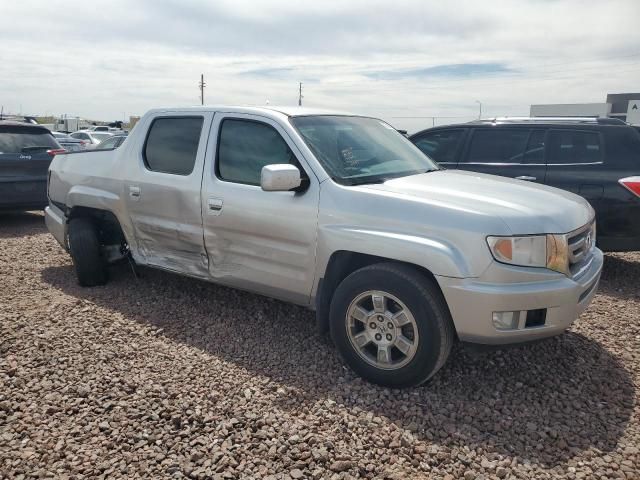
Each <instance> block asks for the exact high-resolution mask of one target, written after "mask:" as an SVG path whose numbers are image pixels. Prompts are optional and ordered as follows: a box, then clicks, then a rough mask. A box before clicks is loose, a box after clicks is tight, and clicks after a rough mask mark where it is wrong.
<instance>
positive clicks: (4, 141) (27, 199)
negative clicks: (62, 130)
mask: <svg viewBox="0 0 640 480" xmlns="http://www.w3.org/2000/svg"><path fill="white" fill-rule="evenodd" d="M61 152H64V149H62V148H61V147H60V144H58V142H57V141H56V140H55V138H53V135H51V132H50V131H49V130H47V129H46V128H44V127H42V126H39V125H33V124H30V123H21V122H5V121H0V210H30V209H41V208H44V207H45V206H46V205H47V203H48V200H47V172H48V170H49V164H50V163H51V160H52V159H53V157H54V156H55V155H56V154H57V153H61Z"/></svg>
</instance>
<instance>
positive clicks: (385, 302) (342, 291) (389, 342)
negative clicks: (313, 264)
mask: <svg viewBox="0 0 640 480" xmlns="http://www.w3.org/2000/svg"><path fill="white" fill-rule="evenodd" d="M330 323H331V336H332V338H333V341H334V343H335V344H336V347H337V348H338V351H339V352H340V354H341V356H342V358H343V359H344V361H345V363H346V364H347V365H348V366H349V367H351V369H352V370H353V371H354V372H356V373H357V374H358V375H360V376H361V377H363V378H365V379H366V380H369V381H370V382H373V383H377V384H379V385H383V386H387V387H397V388H400V387H410V386H415V385H420V384H421V383H424V382H425V381H427V380H428V379H429V378H431V377H432V376H433V375H434V374H435V373H436V372H437V371H438V370H439V369H440V368H441V367H442V366H443V365H444V363H445V362H446V360H447V358H448V356H449V353H450V351H451V347H452V345H453V341H454V337H455V332H454V327H453V322H452V320H451V314H450V313H449V309H448V307H447V304H446V302H445V300H444V297H443V296H442V293H441V292H440V289H439V288H438V286H437V285H436V284H435V282H434V281H433V280H432V279H430V278H428V277H427V276H425V275H423V274H421V273H420V272H419V271H418V270H416V269H414V268H412V267H410V266H407V265H401V264H394V263H381V264H375V265H370V266H368V267H364V268H361V269H359V270H357V271H355V272H354V273H352V274H351V275H349V276H348V277H347V278H345V279H344V280H343V281H342V283H340V285H339V286H338V288H337V289H336V291H335V293H334V296H333V299H332V301H331V310H330Z"/></svg>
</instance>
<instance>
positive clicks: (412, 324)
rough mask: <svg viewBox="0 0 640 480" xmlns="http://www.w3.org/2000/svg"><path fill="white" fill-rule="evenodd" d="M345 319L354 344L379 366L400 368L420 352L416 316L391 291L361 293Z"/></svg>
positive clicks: (350, 339) (354, 346)
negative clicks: (418, 350)
mask: <svg viewBox="0 0 640 480" xmlns="http://www.w3.org/2000/svg"><path fill="white" fill-rule="evenodd" d="M345 321H346V326H347V336H348V337H349V341H350V342H351V345H352V346H353V348H354V349H355V351H356V352H358V355H360V357H361V358H362V359H363V360H364V361H366V362H367V363H369V364H370V365H373V366H374V367H376V368H380V369H383V370H396V369H398V368H401V367H403V366H405V365H406V364H407V363H409V362H410V361H411V360H412V359H413V357H414V356H415V354H416V351H417V348H418V341H419V337H418V326H417V325H416V320H415V318H414V317H413V314H412V313H411V311H410V310H409V309H408V308H407V307H406V305H405V304H404V303H402V302H401V301H400V300H399V299H398V298H396V297H394V296H393V295H391V294H390V293H387V292H383V291H379V290H369V291H366V292H364V293H361V294H360V295H358V296H357V297H356V298H355V299H354V300H353V301H352V302H351V304H350V305H349V308H348V309H347V315H346V319H345Z"/></svg>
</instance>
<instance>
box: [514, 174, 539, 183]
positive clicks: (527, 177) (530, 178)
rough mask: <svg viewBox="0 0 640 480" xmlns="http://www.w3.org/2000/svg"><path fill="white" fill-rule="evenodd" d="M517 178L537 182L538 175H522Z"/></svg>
mask: <svg viewBox="0 0 640 480" xmlns="http://www.w3.org/2000/svg"><path fill="white" fill-rule="evenodd" d="M516 180H526V181H527V182H535V181H536V180H537V178H536V177H529V176H528V175H522V176H520V177H516Z"/></svg>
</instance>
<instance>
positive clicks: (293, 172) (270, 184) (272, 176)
mask: <svg viewBox="0 0 640 480" xmlns="http://www.w3.org/2000/svg"><path fill="white" fill-rule="evenodd" d="M301 183H302V178H301V177H300V170H299V169H298V167H296V166H295V165H291V164H289V163H278V164H274V165H266V166H264V167H262V172H261V175H260V186H261V187H262V190H264V191H265V192H288V191H289V190H294V189H296V188H298V187H300V185H301Z"/></svg>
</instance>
